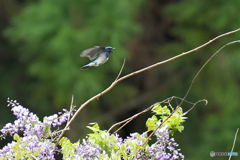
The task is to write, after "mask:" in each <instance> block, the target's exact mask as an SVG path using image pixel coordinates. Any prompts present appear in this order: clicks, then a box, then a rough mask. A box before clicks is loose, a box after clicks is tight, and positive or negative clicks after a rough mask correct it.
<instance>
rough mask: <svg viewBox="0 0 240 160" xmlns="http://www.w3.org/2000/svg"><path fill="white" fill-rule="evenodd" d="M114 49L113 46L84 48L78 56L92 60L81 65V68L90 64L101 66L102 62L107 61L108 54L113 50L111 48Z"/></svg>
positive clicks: (83, 68) (86, 67) (85, 67)
mask: <svg viewBox="0 0 240 160" xmlns="http://www.w3.org/2000/svg"><path fill="white" fill-rule="evenodd" d="M113 49H115V48H113V47H110V46H107V47H102V46H95V47H93V48H89V49H86V50H84V51H83V52H82V53H81V54H80V57H88V58H89V59H90V60H91V61H92V62H90V63H88V64H87V65H85V66H83V67H81V69H82V70H85V69H88V68H90V67H92V66H94V67H98V66H101V65H102V64H103V63H105V62H107V60H108V58H109V54H110V53H111V52H113V51H112V50H113Z"/></svg>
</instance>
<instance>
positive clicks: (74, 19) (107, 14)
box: [5, 0, 141, 110]
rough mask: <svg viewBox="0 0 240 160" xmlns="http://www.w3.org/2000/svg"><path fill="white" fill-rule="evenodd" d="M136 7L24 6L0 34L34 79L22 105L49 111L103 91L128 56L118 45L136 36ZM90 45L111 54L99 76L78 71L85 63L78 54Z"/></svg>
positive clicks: (45, 2)
mask: <svg viewBox="0 0 240 160" xmlns="http://www.w3.org/2000/svg"><path fill="white" fill-rule="evenodd" d="M140 4H141V1H137V2H130V1H127V0H123V1H116V2H115V1H111V0H104V1H78V0H72V1H68V0H59V1H58V2H57V3H56V1H54V0H41V1H37V2H32V3H30V4H28V5H27V6H26V7H25V8H24V9H23V10H22V11H21V13H20V14H19V15H17V16H16V17H15V18H14V19H13V20H12V25H11V27H9V28H8V29H7V30H6V31H5V35H6V37H8V39H9V40H10V41H11V42H12V43H13V44H14V45H15V46H16V47H18V49H19V54H18V58H19V59H20V61H21V63H23V64H28V69H27V71H26V72H27V73H28V76H29V77H31V78H32V79H34V81H32V82H33V84H32V85H31V88H28V87H29V85H28V86H26V88H27V89H29V92H31V94H30V97H29V101H28V102H27V103H30V104H29V105H32V104H34V102H35V101H41V103H42V104H45V105H43V106H42V107H41V108H42V110H44V109H45V110H47V108H48V107H50V106H55V107H58V108H63V107H66V106H67V105H68V102H69V98H68V96H69V95H71V94H74V95H75V96H80V93H84V94H82V95H81V97H82V99H86V98H89V97H90V96H93V94H95V93H97V92H99V91H101V90H103V89H104V88H105V87H106V86H107V85H108V84H109V83H110V82H111V81H112V79H109V78H110V77H109V76H107V75H108V74H109V73H111V72H114V73H115V74H116V75H117V73H116V72H117V71H118V70H119V68H120V67H121V64H122V62H123V58H127V57H128V56H127V51H126V50H125V49H124V48H123V45H124V44H125V43H126V42H127V40H129V39H130V38H131V36H134V35H136V33H138V32H139V31H140V26H139V24H137V23H136V22H134V21H133V18H134V15H135V14H136V12H137V9H138V8H139V7H138V6H139V5H140ZM94 45H102V46H109V45H110V46H113V47H114V48H116V52H115V53H113V54H112V55H110V57H111V58H110V60H109V61H108V63H106V64H105V65H103V66H101V68H102V69H101V72H99V69H97V68H92V69H91V73H89V72H83V71H81V70H80V69H79V68H80V67H81V66H82V65H84V64H86V63H87V62H89V59H87V58H80V57H79V55H80V53H81V52H82V51H83V50H85V49H87V48H90V47H93V46H94ZM78 57H79V58H78ZM102 75H106V76H102ZM96 77H98V79H97V80H96ZM119 88H121V87H119ZM122 88H124V87H122ZM126 89H127V88H126V87H125V93H126V94H127V95H129V96H132V93H136V92H135V91H134V88H131V89H132V90H133V91H128V92H126ZM66 93H69V94H66ZM128 93H129V94H128ZM76 102H77V103H80V102H82V101H81V99H77V100H76ZM33 106H34V105H33Z"/></svg>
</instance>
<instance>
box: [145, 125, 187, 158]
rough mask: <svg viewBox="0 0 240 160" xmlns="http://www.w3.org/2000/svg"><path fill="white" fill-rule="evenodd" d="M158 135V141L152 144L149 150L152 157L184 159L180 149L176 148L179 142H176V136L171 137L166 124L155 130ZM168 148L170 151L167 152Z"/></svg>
mask: <svg viewBox="0 0 240 160" xmlns="http://www.w3.org/2000/svg"><path fill="white" fill-rule="evenodd" d="M155 135H156V137H157V142H156V143H154V144H152V145H151V146H150V147H149V148H148V149H147V150H148V151H149V153H150V157H154V158H152V159H162V160H169V159H170V160H175V159H184V155H183V154H182V153H180V152H179V151H180V149H175V147H178V144H177V143H176V142H175V140H174V138H170V137H169V130H168V126H167V125H165V126H163V127H161V128H159V129H157V131H156V132H155ZM166 148H167V149H168V151H169V152H168V153H167V152H166Z"/></svg>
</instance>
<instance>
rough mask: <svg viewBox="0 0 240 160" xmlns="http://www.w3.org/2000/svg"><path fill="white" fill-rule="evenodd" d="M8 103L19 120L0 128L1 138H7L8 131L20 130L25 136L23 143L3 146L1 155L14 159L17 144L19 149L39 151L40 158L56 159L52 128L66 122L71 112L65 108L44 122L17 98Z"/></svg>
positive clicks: (15, 132) (12, 133) (11, 132)
mask: <svg viewBox="0 0 240 160" xmlns="http://www.w3.org/2000/svg"><path fill="white" fill-rule="evenodd" d="M8 103H9V104H8V106H12V109H11V110H12V111H13V114H14V115H15V116H16V118H17V120H15V121H14V123H7V124H6V125H5V126H4V127H3V128H2V129H1V130H0V131H1V132H2V134H3V135H2V136H1V140H2V139H5V137H6V135H7V134H8V133H9V134H10V135H11V136H13V135H14V134H18V132H19V131H22V132H23V137H22V138H21V145H19V146H17V145H16V142H15V141H13V142H12V143H9V144H7V145H6V146H5V147H3V148H2V149H1V150H0V157H5V158H7V159H13V158H14V153H13V151H14V150H13V148H14V146H15V148H16V147H18V150H19V151H21V150H24V151H26V152H28V151H29V152H28V153H30V152H32V153H34V152H35V153H39V154H38V155H37V157H38V158H41V159H54V153H55V152H54V150H55V147H54V142H53V138H54V137H55V136H54V135H53V134H54V132H52V131H51V130H50V128H51V126H52V127H55V126H59V125H61V124H63V123H64V122H66V121H67V119H68V117H69V116H70V113H69V112H68V111H67V110H65V109H64V110H63V113H61V112H60V113H59V115H57V114H54V115H53V116H49V117H44V120H43V122H41V121H40V120H39V118H38V117H37V115H36V114H33V113H32V112H30V111H29V110H28V109H26V108H24V107H23V106H21V105H19V104H18V103H17V101H16V100H15V101H13V100H11V101H10V100H9V99H8ZM48 138H50V139H48ZM31 156H33V155H30V157H31ZM44 157H45V158H44ZM32 158H33V157H32Z"/></svg>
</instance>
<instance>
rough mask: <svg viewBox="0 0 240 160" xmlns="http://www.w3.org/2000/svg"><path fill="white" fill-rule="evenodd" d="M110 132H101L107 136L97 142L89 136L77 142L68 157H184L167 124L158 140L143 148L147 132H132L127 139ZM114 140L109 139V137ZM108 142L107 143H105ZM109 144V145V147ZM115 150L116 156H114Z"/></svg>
mask: <svg viewBox="0 0 240 160" xmlns="http://www.w3.org/2000/svg"><path fill="white" fill-rule="evenodd" d="M108 135H109V133H106V132H105V133H103V134H101V137H102V138H106V140H103V141H101V142H100V144H101V145H99V144H97V143H99V141H98V142H97V141H94V140H93V139H91V138H89V137H87V140H85V139H83V141H82V143H77V147H74V148H73V150H72V151H73V152H72V153H73V154H71V155H68V156H67V157H66V158H73V159H88V160H94V159H104V158H107V159H108V158H110V159H111V158H116V159H121V158H123V159H126V158H124V153H125V156H127V158H128V159H138V160H178V159H184V156H183V155H182V153H179V151H180V149H175V147H178V144H177V143H176V142H175V140H174V139H173V138H170V137H169V131H168V128H167V126H164V127H162V128H159V129H158V130H157V132H156V133H155V136H156V137H157V142H155V143H154V144H152V145H150V146H149V145H148V144H146V145H147V147H146V148H145V147H143V148H142V149H139V148H141V145H143V143H144V141H145V140H146V137H147V132H145V133H143V134H141V135H140V134H138V133H132V134H130V136H129V137H127V138H126V139H124V140H123V139H122V138H119V136H118V134H115V135H111V136H114V138H113V137H112V138H110V136H108ZM109 138H110V139H112V140H108V139H109ZM105 143H106V144H105ZM107 146H108V147H107ZM113 151H114V154H115V155H114V156H115V157H113V155H112V154H113Z"/></svg>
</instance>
